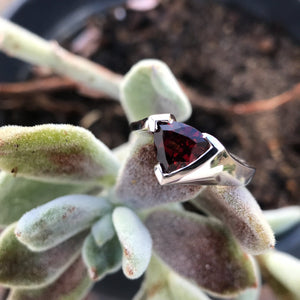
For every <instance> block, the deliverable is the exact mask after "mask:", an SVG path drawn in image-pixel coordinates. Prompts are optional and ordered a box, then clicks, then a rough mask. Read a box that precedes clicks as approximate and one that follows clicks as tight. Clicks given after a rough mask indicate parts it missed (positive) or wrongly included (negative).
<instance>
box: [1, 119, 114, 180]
mask: <svg viewBox="0 0 300 300" xmlns="http://www.w3.org/2000/svg"><path fill="white" fill-rule="evenodd" d="M0 138H1V143H0V168H1V169H2V170H3V171H5V172H8V173H13V174H14V175H16V176H23V177H28V178H32V179H38V180H45V181H52V182H58V183H61V182H71V183H72V182H78V183H82V182H92V183H100V184H103V185H108V184H110V185H111V184H112V183H113V182H114V180H115V177H116V174H117V172H118V167H119V163H118V161H117V159H116V158H115V157H114V155H113V154H112V152H111V151H110V150H109V149H108V148H107V147H106V146H105V145H104V144H103V143H101V142H100V141H99V140H97V139H96V138H95V137H94V136H93V134H92V133H91V132H89V131H88V130H85V129H83V128H80V127H76V126H71V125H53V124H47V125H38V126H34V127H21V126H4V127H1V128H0Z"/></svg>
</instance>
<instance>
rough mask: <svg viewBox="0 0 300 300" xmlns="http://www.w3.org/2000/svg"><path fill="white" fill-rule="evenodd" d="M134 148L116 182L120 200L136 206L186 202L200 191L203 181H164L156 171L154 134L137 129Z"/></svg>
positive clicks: (132, 136)
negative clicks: (159, 180) (194, 183)
mask: <svg viewBox="0 0 300 300" xmlns="http://www.w3.org/2000/svg"><path fill="white" fill-rule="evenodd" d="M131 143H132V149H131V153H130V154H129V156H128V159H127V161H126V162H125V164H124V165H123V167H122V169H121V171H120V175H119V177H118V181H117V185H116V196H117V198H118V201H119V202H121V203H125V204H126V205H128V206H130V207H133V208H137V209H139V208H147V207H153V206H157V205H160V204H164V203H168V202H183V201H186V200H189V199H191V198H193V197H195V196H196V195H197V194H199V192H200V190H201V186H199V185H188V184H185V185H182V184H180V185H179V184H174V185H164V186H162V185H160V184H159V183H158V181H157V178H156V177H155V175H154V166H155V165H156V164H157V158H156V151H155V147H154V142H153V135H152V134H150V133H145V132H134V133H132V135H131Z"/></svg>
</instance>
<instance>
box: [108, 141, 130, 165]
mask: <svg viewBox="0 0 300 300" xmlns="http://www.w3.org/2000/svg"><path fill="white" fill-rule="evenodd" d="M130 148H131V144H130V143H129V142H127V143H124V144H122V145H120V146H118V147H116V148H114V149H113V150H112V152H113V154H114V156H115V157H116V158H117V159H118V160H119V161H120V162H121V163H122V162H124V161H125V160H126V159H127V157H128V154H129V153H130Z"/></svg>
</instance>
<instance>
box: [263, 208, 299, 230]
mask: <svg viewBox="0 0 300 300" xmlns="http://www.w3.org/2000/svg"><path fill="white" fill-rule="evenodd" d="M263 213H264V216H265V217H266V219H267V221H268V222H269V224H270V225H271V227H272V229H273V231H274V232H275V234H281V233H283V232H285V231H286V230H289V229H290V228H292V227H293V226H295V225H296V224H298V223H299V222H300V206H288V207H283V208H278V209H271V210H265V211H264V212H263Z"/></svg>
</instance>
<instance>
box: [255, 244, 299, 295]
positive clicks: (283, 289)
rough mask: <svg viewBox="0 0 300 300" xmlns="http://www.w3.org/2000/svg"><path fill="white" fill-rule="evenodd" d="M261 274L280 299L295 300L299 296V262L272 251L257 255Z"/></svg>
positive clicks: (291, 257)
mask: <svg viewBox="0 0 300 300" xmlns="http://www.w3.org/2000/svg"><path fill="white" fill-rule="evenodd" d="M258 262H259V263H260V265H261V268H262V270H263V274H264V275H265V276H266V278H268V281H269V283H270V284H271V286H272V287H273V288H274V290H276V292H277V293H278V294H281V295H282V299H291V300H297V299H299V296H300V260H299V259H297V258H296V257H293V256H292V255H289V254H287V253H283V252H280V251H276V250H272V251H269V252H266V253H264V254H262V255H259V257H258Z"/></svg>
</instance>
